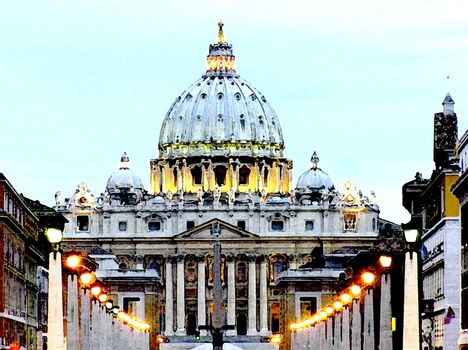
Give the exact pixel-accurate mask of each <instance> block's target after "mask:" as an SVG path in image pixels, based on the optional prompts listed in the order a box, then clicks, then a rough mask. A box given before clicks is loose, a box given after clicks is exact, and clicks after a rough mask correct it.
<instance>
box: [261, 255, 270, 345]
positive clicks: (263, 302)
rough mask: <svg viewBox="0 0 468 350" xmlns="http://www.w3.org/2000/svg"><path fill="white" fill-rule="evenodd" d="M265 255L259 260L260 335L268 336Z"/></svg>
mask: <svg viewBox="0 0 468 350" xmlns="http://www.w3.org/2000/svg"><path fill="white" fill-rule="evenodd" d="M265 259H266V257H264V256H263V257H262V260H261V261H260V335H262V336H268V335H270V334H271V332H270V331H268V306H267V305H268V289H267V264H266V260H265Z"/></svg>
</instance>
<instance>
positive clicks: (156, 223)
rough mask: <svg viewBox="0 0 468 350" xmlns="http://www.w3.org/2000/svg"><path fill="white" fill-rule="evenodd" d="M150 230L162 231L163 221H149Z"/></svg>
mask: <svg viewBox="0 0 468 350" xmlns="http://www.w3.org/2000/svg"><path fill="white" fill-rule="evenodd" d="M148 231H161V223H160V222H159V221H150V222H148Z"/></svg>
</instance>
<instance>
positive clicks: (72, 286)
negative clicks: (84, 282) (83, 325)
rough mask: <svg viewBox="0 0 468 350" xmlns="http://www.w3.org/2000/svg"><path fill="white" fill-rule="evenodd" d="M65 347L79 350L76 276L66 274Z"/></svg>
mask: <svg viewBox="0 0 468 350" xmlns="http://www.w3.org/2000/svg"><path fill="white" fill-rule="evenodd" d="M67 290H68V300H67V349H76V350H80V339H79V332H80V329H79V321H78V276H77V275H73V274H72V275H68V289H67Z"/></svg>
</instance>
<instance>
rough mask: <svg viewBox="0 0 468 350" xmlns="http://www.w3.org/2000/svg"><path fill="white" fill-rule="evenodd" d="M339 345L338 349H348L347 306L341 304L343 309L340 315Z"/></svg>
mask: <svg viewBox="0 0 468 350" xmlns="http://www.w3.org/2000/svg"><path fill="white" fill-rule="evenodd" d="M341 327H342V335H341V347H340V350H349V349H350V347H349V306H347V305H345V306H343V311H342V315H341Z"/></svg>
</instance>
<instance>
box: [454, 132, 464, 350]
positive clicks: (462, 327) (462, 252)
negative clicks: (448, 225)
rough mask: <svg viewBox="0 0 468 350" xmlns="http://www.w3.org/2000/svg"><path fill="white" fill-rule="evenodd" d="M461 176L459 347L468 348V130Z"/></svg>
mask: <svg viewBox="0 0 468 350" xmlns="http://www.w3.org/2000/svg"><path fill="white" fill-rule="evenodd" d="M458 156H459V158H460V177H459V178H458V180H457V182H455V184H454V185H453V186H452V192H453V194H454V195H455V196H457V198H458V200H459V201H460V226H461V294H460V297H461V320H460V337H459V339H458V345H459V349H468V130H467V131H466V132H465V134H464V135H463V136H462V138H461V139H460V141H459V143H458Z"/></svg>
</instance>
